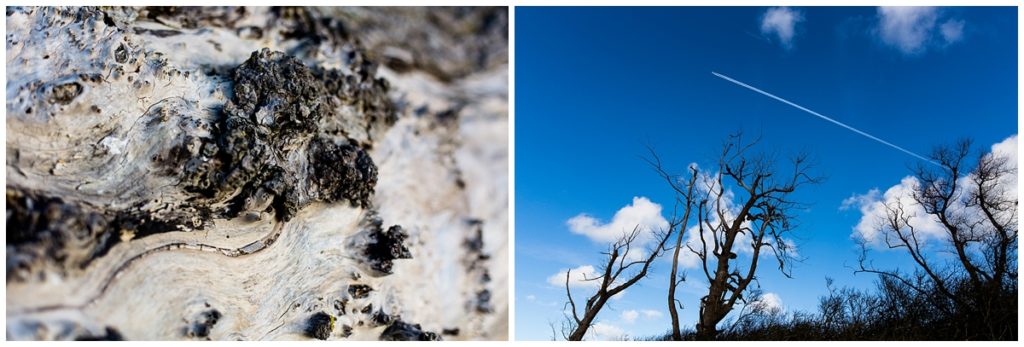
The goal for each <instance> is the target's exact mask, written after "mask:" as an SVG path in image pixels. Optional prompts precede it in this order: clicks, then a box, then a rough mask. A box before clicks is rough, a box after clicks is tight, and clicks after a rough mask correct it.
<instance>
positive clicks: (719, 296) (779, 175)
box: [687, 134, 820, 339]
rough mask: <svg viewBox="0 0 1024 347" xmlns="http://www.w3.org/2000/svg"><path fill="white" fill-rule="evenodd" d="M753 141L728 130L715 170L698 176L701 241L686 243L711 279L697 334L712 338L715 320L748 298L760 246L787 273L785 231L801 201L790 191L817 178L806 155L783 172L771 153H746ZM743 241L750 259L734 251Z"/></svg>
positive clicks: (791, 256)
mask: <svg viewBox="0 0 1024 347" xmlns="http://www.w3.org/2000/svg"><path fill="white" fill-rule="evenodd" d="M756 143H757V140H754V141H751V142H744V141H743V137H742V135H740V134H737V135H732V136H730V137H729V139H728V140H727V141H726V142H725V144H724V146H723V149H722V153H721V156H720V157H719V160H718V167H717V172H715V173H713V174H708V175H706V176H704V177H703V178H702V180H701V181H702V187H701V190H702V193H703V197H702V198H701V199H700V201H699V202H698V203H697V209H698V213H697V222H698V223H697V225H698V232H699V233H700V245H696V246H693V245H687V248H688V249H689V250H690V251H691V252H693V253H694V254H696V255H697V257H698V258H700V263H701V269H702V270H703V273H704V275H705V277H706V278H707V280H708V283H709V286H708V294H707V295H705V296H704V297H703V298H701V301H700V321H699V322H698V323H697V338H699V339H711V338H714V337H715V336H716V335H717V334H718V330H717V325H718V323H719V322H721V321H722V319H723V318H725V316H726V315H727V314H729V312H730V311H731V310H732V309H733V307H734V306H735V305H736V303H737V302H738V301H739V302H744V303H745V302H746V300H745V298H744V293H745V292H746V291H747V289H748V287H749V286H750V284H751V282H753V281H755V280H756V279H757V277H756V274H757V267H758V262H759V260H760V258H761V256H762V255H763V254H762V252H763V251H765V250H769V251H771V252H772V254H773V255H774V258H775V259H776V261H777V262H778V266H779V270H780V271H782V273H783V274H784V275H786V276H787V277H789V276H790V274H791V273H790V270H789V266H790V265H791V263H792V262H793V261H795V259H794V254H793V253H792V250H791V244H790V243H789V241H788V240H787V239H785V236H786V234H788V233H789V232H790V231H791V230H792V229H793V228H794V216H793V214H792V212H793V210H795V209H797V208H799V207H800V205H799V204H798V203H796V202H793V201H791V200H789V199H788V197H789V196H790V194H792V193H793V192H794V191H796V189H797V188H798V187H801V186H803V185H806V184H812V183H817V182H818V181H820V178H815V177H811V176H809V175H808V174H807V171H808V169H809V165H808V162H807V158H806V156H804V155H798V156H796V157H794V158H792V160H791V165H792V168H791V171H790V172H786V173H783V171H782V169H780V168H777V167H776V164H775V160H774V159H773V158H771V157H770V156H767V155H763V154H751V153H750V151H751V148H752V147H753V146H754V145H755V144H756ZM733 189H735V191H733ZM737 198H738V199H739V200H736V199H737ZM737 202H738V204H735V203H737ZM734 204H735V205H734ZM743 243H747V244H749V246H750V252H751V254H750V257H749V259H747V258H746V257H744V258H743V259H741V258H739V257H738V256H737V252H739V251H740V247H743ZM742 265H745V266H746V268H745V269H743V268H741V266H742Z"/></svg>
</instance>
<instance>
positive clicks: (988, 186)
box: [857, 140, 1018, 318]
mask: <svg viewBox="0 0 1024 347" xmlns="http://www.w3.org/2000/svg"><path fill="white" fill-rule="evenodd" d="M970 156H971V142H970V141H969V140H961V141H959V142H958V143H957V144H956V145H954V146H949V147H938V148H936V149H935V150H934V151H933V152H932V155H931V159H932V160H933V162H934V164H937V165H934V166H926V165H924V164H921V165H919V166H918V167H917V168H916V170H915V177H916V179H917V182H916V183H917V184H916V185H915V186H913V189H912V192H911V194H910V195H911V197H912V203H911V204H905V203H902V202H901V201H899V200H897V201H893V202H888V203H887V204H886V206H885V207H886V216H885V220H884V221H882V222H881V223H879V226H878V229H879V231H881V233H882V235H883V236H884V237H883V240H884V244H885V245H886V246H887V247H888V248H891V249H903V250H905V251H906V252H907V254H908V255H910V257H911V259H913V261H914V262H915V263H916V265H917V270H918V274H919V275H918V276H911V275H907V274H904V273H901V272H899V271H896V270H884V269H878V268H875V267H873V266H872V265H871V264H870V263H869V262H868V261H867V249H868V247H867V244H866V241H862V243H861V249H862V253H861V257H860V268H859V269H858V270H857V272H867V273H874V274H878V275H879V276H883V277H888V278H891V279H894V280H896V281H899V282H901V283H903V284H904V285H906V286H907V287H909V288H912V289H913V290H914V291H916V292H918V293H920V294H924V295H929V296H934V295H930V294H933V293H937V294H939V295H938V298H943V299H944V301H946V302H951V303H952V306H949V305H943V304H942V303H939V302H936V303H935V304H936V305H937V306H938V307H940V308H944V309H946V310H954V309H955V310H958V311H961V312H968V314H972V315H981V316H980V317H977V318H982V317H984V318H988V317H987V316H988V313H989V312H990V311H991V310H994V309H999V308H997V307H993V304H992V303H993V302H995V300H997V299H995V298H998V297H999V295H1003V294H1005V293H1007V292H1008V290H1009V287H1010V286H1012V292H1013V293H1014V294H1012V295H1013V296H1014V297H1015V296H1016V294H1015V293H1016V279H1017V230H1018V229H1017V197H1016V196H1015V195H1013V194H1012V192H1013V191H1014V190H1015V189H1011V188H1015V186H1016V184H1017V182H1016V179H1015V178H1016V166H1015V165H1012V163H1011V162H1010V160H1015V159H1016V158H1008V157H1006V156H1002V155H999V154H998V153H991V154H982V155H980V156H979V157H978V160H977V162H976V165H975V166H974V168H973V169H971V168H970V167H969V163H968V159H969V157H970ZM920 211H923V212H924V214H925V215H926V216H927V218H929V219H932V220H933V221H935V222H937V223H938V225H940V226H941V229H942V231H943V232H944V235H943V236H944V238H942V240H941V243H942V244H943V246H944V248H945V250H948V251H949V253H951V254H952V255H953V260H952V261H943V260H942V259H947V258H946V257H943V258H940V257H937V256H935V254H934V253H935V252H933V251H931V250H932V249H931V248H930V247H928V244H929V242H928V241H927V239H926V238H927V237H928V236H926V235H925V231H923V230H922V228H924V226H923V225H915V222H917V220H915V219H914V218H916V217H921V216H917V214H918V213H919V212H920ZM920 274H923V275H920ZM922 278H923V281H922V280H921V279H922ZM965 288H966V290H964V289H965Z"/></svg>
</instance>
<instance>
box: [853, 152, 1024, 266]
mask: <svg viewBox="0 0 1024 347" xmlns="http://www.w3.org/2000/svg"><path fill="white" fill-rule="evenodd" d="M987 155H998V156H1003V157H1006V158H1010V161H1009V165H1012V167H1013V168H1016V158H1017V135H1013V136H1011V137H1009V138H1007V139H1005V140H1003V141H1002V142H999V143H997V144H995V145H993V146H992V149H991V151H990V152H989V154H987ZM1012 172H1013V174H1009V175H1005V176H1004V177H1002V181H1001V182H1000V183H999V184H998V186H999V187H1002V188H1003V191H1002V192H1001V194H1006V196H1008V197H1010V196H1012V197H1015V196H1016V195H1017V175H1016V170H1013V171H1012ZM969 179H970V176H963V177H960V178H958V181H962V182H963V183H960V186H961V187H971V186H972V184H971V183H969V181H967V180H969ZM919 185H920V181H918V179H917V178H915V177H913V176H906V177H904V178H903V179H902V180H900V183H899V184H897V185H894V186H892V187H889V188H888V189H886V190H885V193H881V192H880V190H878V189H872V190H870V191H868V192H867V193H865V194H860V195H854V196H851V197H849V198H847V199H845V200H843V203H842V205H841V206H840V209H842V210H846V209H851V208H853V207H856V208H857V209H858V210H859V211H860V214H861V218H860V220H859V221H858V222H857V225H856V226H854V227H853V237H855V238H859V239H862V240H865V241H867V242H868V243H869V244H870V245H872V246H875V247H878V248H886V246H885V241H886V238H887V237H888V238H889V239H890V240H892V241H893V242H895V243H899V240H898V239H896V238H895V235H894V234H889V233H891V228H888V227H887V225H886V217H887V212H888V209H889V208H895V207H901V208H902V210H903V213H904V214H905V216H907V217H909V224H910V225H912V226H913V227H914V229H915V231H916V232H917V233H918V237H919V238H920V241H921V242H922V243H924V242H928V241H929V240H944V239H946V238H947V237H948V234H947V231H946V229H945V228H944V227H943V226H942V223H941V222H940V221H939V220H938V219H937V218H935V217H934V216H932V215H930V214H928V213H926V212H925V210H924V207H923V206H921V205H920V204H918V203H917V201H915V200H914V198H913V195H912V194H913V192H914V190H915V189H917V187H918V186H919ZM950 209H951V210H950V211H951V213H957V214H961V215H962V216H964V217H965V218H980V217H981V214H980V213H981V212H980V211H977V209H976V208H968V207H966V206H965V205H963V203H962V201H960V203H958V204H956V205H952V206H950Z"/></svg>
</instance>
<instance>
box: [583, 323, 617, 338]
mask: <svg viewBox="0 0 1024 347" xmlns="http://www.w3.org/2000/svg"><path fill="white" fill-rule="evenodd" d="M587 337H588V338H587V340H605V341H608V340H623V339H625V337H626V331H625V330H622V328H619V327H617V326H614V325H611V324H608V323H604V322H597V323H594V326H592V327H590V330H587Z"/></svg>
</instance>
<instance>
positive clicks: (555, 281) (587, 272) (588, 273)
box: [548, 265, 601, 288]
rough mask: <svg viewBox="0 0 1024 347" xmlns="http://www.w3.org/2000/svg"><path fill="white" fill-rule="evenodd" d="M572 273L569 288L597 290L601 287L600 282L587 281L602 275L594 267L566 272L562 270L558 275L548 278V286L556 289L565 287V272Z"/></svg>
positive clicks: (586, 266) (578, 268) (585, 266)
mask: <svg viewBox="0 0 1024 347" xmlns="http://www.w3.org/2000/svg"><path fill="white" fill-rule="evenodd" d="M566 271H572V273H570V274H569V288H597V287H599V286H600V285H601V281H600V280H596V281H587V280H585V279H587V278H597V276H599V275H600V274H598V273H597V270H595V269H594V267H593V266H590V265H583V266H580V267H577V268H575V269H571V270H566V269H562V271H559V272H558V273H556V274H554V275H551V276H550V277H548V284H551V285H553V286H556V287H565V272H566Z"/></svg>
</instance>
